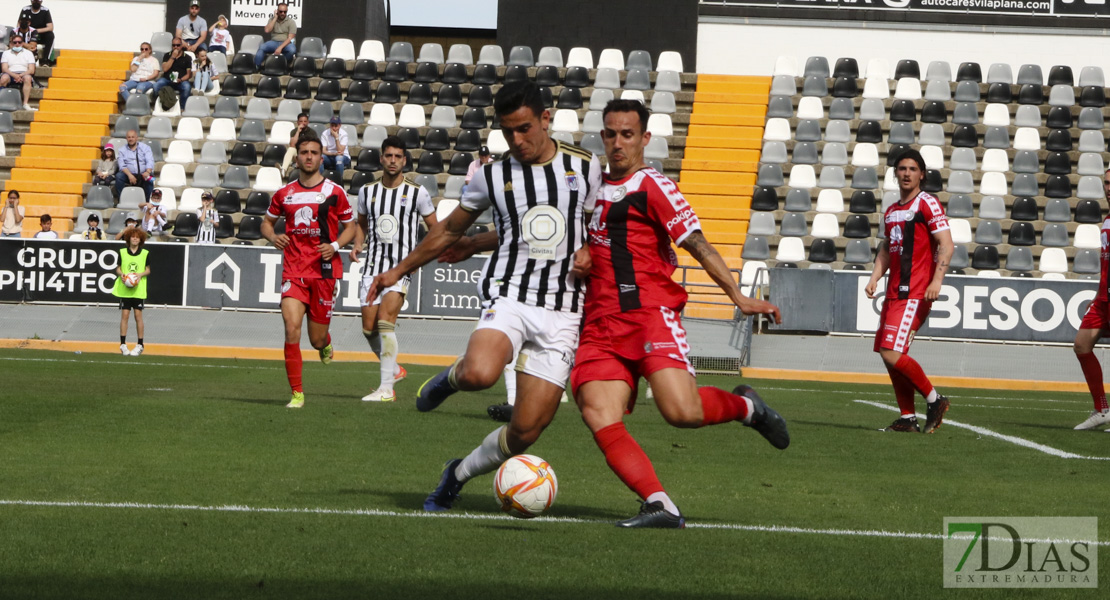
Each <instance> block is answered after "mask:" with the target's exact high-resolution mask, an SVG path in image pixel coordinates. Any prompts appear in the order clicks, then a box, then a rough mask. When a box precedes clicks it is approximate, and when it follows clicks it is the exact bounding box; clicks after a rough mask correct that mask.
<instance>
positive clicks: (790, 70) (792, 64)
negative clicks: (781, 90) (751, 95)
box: [771, 56, 799, 77]
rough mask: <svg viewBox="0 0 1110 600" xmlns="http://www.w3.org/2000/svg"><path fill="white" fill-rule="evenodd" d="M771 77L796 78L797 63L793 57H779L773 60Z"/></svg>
mask: <svg viewBox="0 0 1110 600" xmlns="http://www.w3.org/2000/svg"><path fill="white" fill-rule="evenodd" d="M771 75H772V76H777V75H786V76H788V77H797V76H798V75H799V71H798V61H797V60H796V59H795V58H794V57H793V56H779V57H778V58H776V59H775V66H774V68H773V69H772V70H771Z"/></svg>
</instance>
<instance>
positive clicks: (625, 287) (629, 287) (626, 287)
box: [620, 283, 636, 294]
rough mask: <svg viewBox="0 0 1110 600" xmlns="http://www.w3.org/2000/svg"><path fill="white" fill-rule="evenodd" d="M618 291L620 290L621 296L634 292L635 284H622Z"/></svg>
mask: <svg viewBox="0 0 1110 600" xmlns="http://www.w3.org/2000/svg"><path fill="white" fill-rule="evenodd" d="M620 290H621V293H622V294H627V293H630V292H635V291H636V284H634V283H622V284H620Z"/></svg>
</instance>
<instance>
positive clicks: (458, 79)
mask: <svg viewBox="0 0 1110 600" xmlns="http://www.w3.org/2000/svg"><path fill="white" fill-rule="evenodd" d="M442 81H443V83H467V82H468V81H470V77H469V76H467V74H466V65H464V64H462V63H449V64H448V65H447V66H446V67H443V77H442Z"/></svg>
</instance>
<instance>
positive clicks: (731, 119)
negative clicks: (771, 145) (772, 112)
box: [690, 104, 767, 127]
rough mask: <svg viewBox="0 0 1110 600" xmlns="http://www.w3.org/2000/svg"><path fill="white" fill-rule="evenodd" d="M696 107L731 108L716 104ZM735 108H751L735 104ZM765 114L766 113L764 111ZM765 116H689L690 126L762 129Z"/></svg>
mask: <svg viewBox="0 0 1110 600" xmlns="http://www.w3.org/2000/svg"><path fill="white" fill-rule="evenodd" d="M698 106H733V105H731V104H716V105H706V104H699V105H698ZM736 106H744V107H748V106H751V105H750V104H737V105H736ZM764 113H766V111H764ZM766 119H767V116H766V114H759V115H745V114H738V115H715V114H711V113H703V114H692V115H690V125H733V126H741V127H763V124H764V123H765V122H766Z"/></svg>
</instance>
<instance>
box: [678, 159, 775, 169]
mask: <svg viewBox="0 0 1110 600" xmlns="http://www.w3.org/2000/svg"><path fill="white" fill-rule="evenodd" d="M758 169H759V159H758V158H756V159H755V160H748V161H732V160H690V159H689V158H684V159H682V170H683V171H686V170H693V171H728V172H735V171H749V172H750V171H757V170H758Z"/></svg>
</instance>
